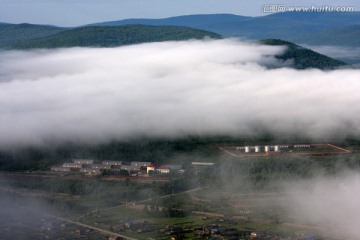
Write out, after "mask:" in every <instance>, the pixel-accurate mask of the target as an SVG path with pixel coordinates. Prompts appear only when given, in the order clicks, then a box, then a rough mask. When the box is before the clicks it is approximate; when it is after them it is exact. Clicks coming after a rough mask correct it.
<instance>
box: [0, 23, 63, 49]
mask: <svg viewBox="0 0 360 240" xmlns="http://www.w3.org/2000/svg"><path fill="white" fill-rule="evenodd" d="M65 30H67V28H62V27H56V26H49V25H36V24H29V23H21V24H10V23H0V48H6V47H10V46H11V45H13V44H14V43H16V42H18V41H24V40H29V39H33V38H39V37H46V36H50V35H53V34H56V33H59V32H62V31H65Z"/></svg>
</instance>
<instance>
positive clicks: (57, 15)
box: [0, 0, 360, 27]
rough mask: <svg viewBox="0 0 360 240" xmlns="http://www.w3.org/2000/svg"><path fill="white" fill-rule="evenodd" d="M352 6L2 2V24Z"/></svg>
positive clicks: (255, 0)
mask: <svg viewBox="0 0 360 240" xmlns="http://www.w3.org/2000/svg"><path fill="white" fill-rule="evenodd" d="M269 4H272V5H274V4H275V5H276V4H285V5H286V6H288V7H289V6H335V7H337V6H353V7H355V10H356V11H359V9H360V2H359V1H358V0H347V1H339V0H281V1H280V0H103V1H98V0H61V1H59V0H0V22H7V23H24V22H26V23H33V24H51V25H57V26H64V27H65V26H80V25H84V24H89V23H95V22H103V21H112V20H121V19H127V18H165V17H171V16H179V15H189V14H210V13H231V14H237V15H245V16H259V15H264V14H265V13H264V12H263V11H262V9H263V6H264V5H269Z"/></svg>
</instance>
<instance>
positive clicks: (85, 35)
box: [12, 25, 221, 49]
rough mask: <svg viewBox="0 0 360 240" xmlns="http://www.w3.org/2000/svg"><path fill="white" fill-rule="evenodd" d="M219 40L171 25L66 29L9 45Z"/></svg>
mask: <svg viewBox="0 0 360 240" xmlns="http://www.w3.org/2000/svg"><path fill="white" fill-rule="evenodd" d="M206 37H209V38H215V39H218V38H221V36H220V35H219V34H216V33H212V32H207V31H203V30H197V29H192V28H187V27H173V26H144V25H127V26H115V27H105V26H88V27H80V28H74V29H70V30H66V31H63V32H60V33H57V34H54V35H51V36H47V37H41V38H36V39H30V40H25V41H21V42H18V43H16V44H14V45H12V48H15V49H31V48H59V47H115V46H121V45H129V44H136V43H145V42H161V41H172V40H173V41H177V40H188V39H203V38H206Z"/></svg>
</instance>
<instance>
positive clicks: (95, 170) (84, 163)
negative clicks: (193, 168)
mask: <svg viewBox="0 0 360 240" xmlns="http://www.w3.org/2000/svg"><path fill="white" fill-rule="evenodd" d="M105 170H109V171H110V172H114V173H116V172H118V173H119V172H127V173H128V174H136V175H138V174H151V173H158V174H159V173H160V174H169V173H170V172H180V173H181V172H183V171H184V170H183V166H182V165H161V166H157V165H155V164H153V163H152V162H123V161H114V160H103V161H96V162H95V161H94V160H90V159H73V160H72V162H66V163H63V164H62V165H61V166H54V167H52V168H51V171H55V172H80V173H85V174H89V175H98V174H101V173H102V172H103V171H105Z"/></svg>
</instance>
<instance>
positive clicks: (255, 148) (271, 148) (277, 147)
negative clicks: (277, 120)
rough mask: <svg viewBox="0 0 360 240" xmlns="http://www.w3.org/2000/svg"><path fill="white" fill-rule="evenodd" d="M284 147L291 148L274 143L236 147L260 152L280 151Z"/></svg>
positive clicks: (308, 146)
mask: <svg viewBox="0 0 360 240" xmlns="http://www.w3.org/2000/svg"><path fill="white" fill-rule="evenodd" d="M291 147H293V148H310V145H293V146H291ZM284 149H289V145H274V146H270V145H266V146H263V147H261V146H244V147H236V150H239V151H244V152H245V153H249V152H256V153H259V152H261V151H262V150H263V151H264V152H272V151H273V152H279V151H281V150H284Z"/></svg>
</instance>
